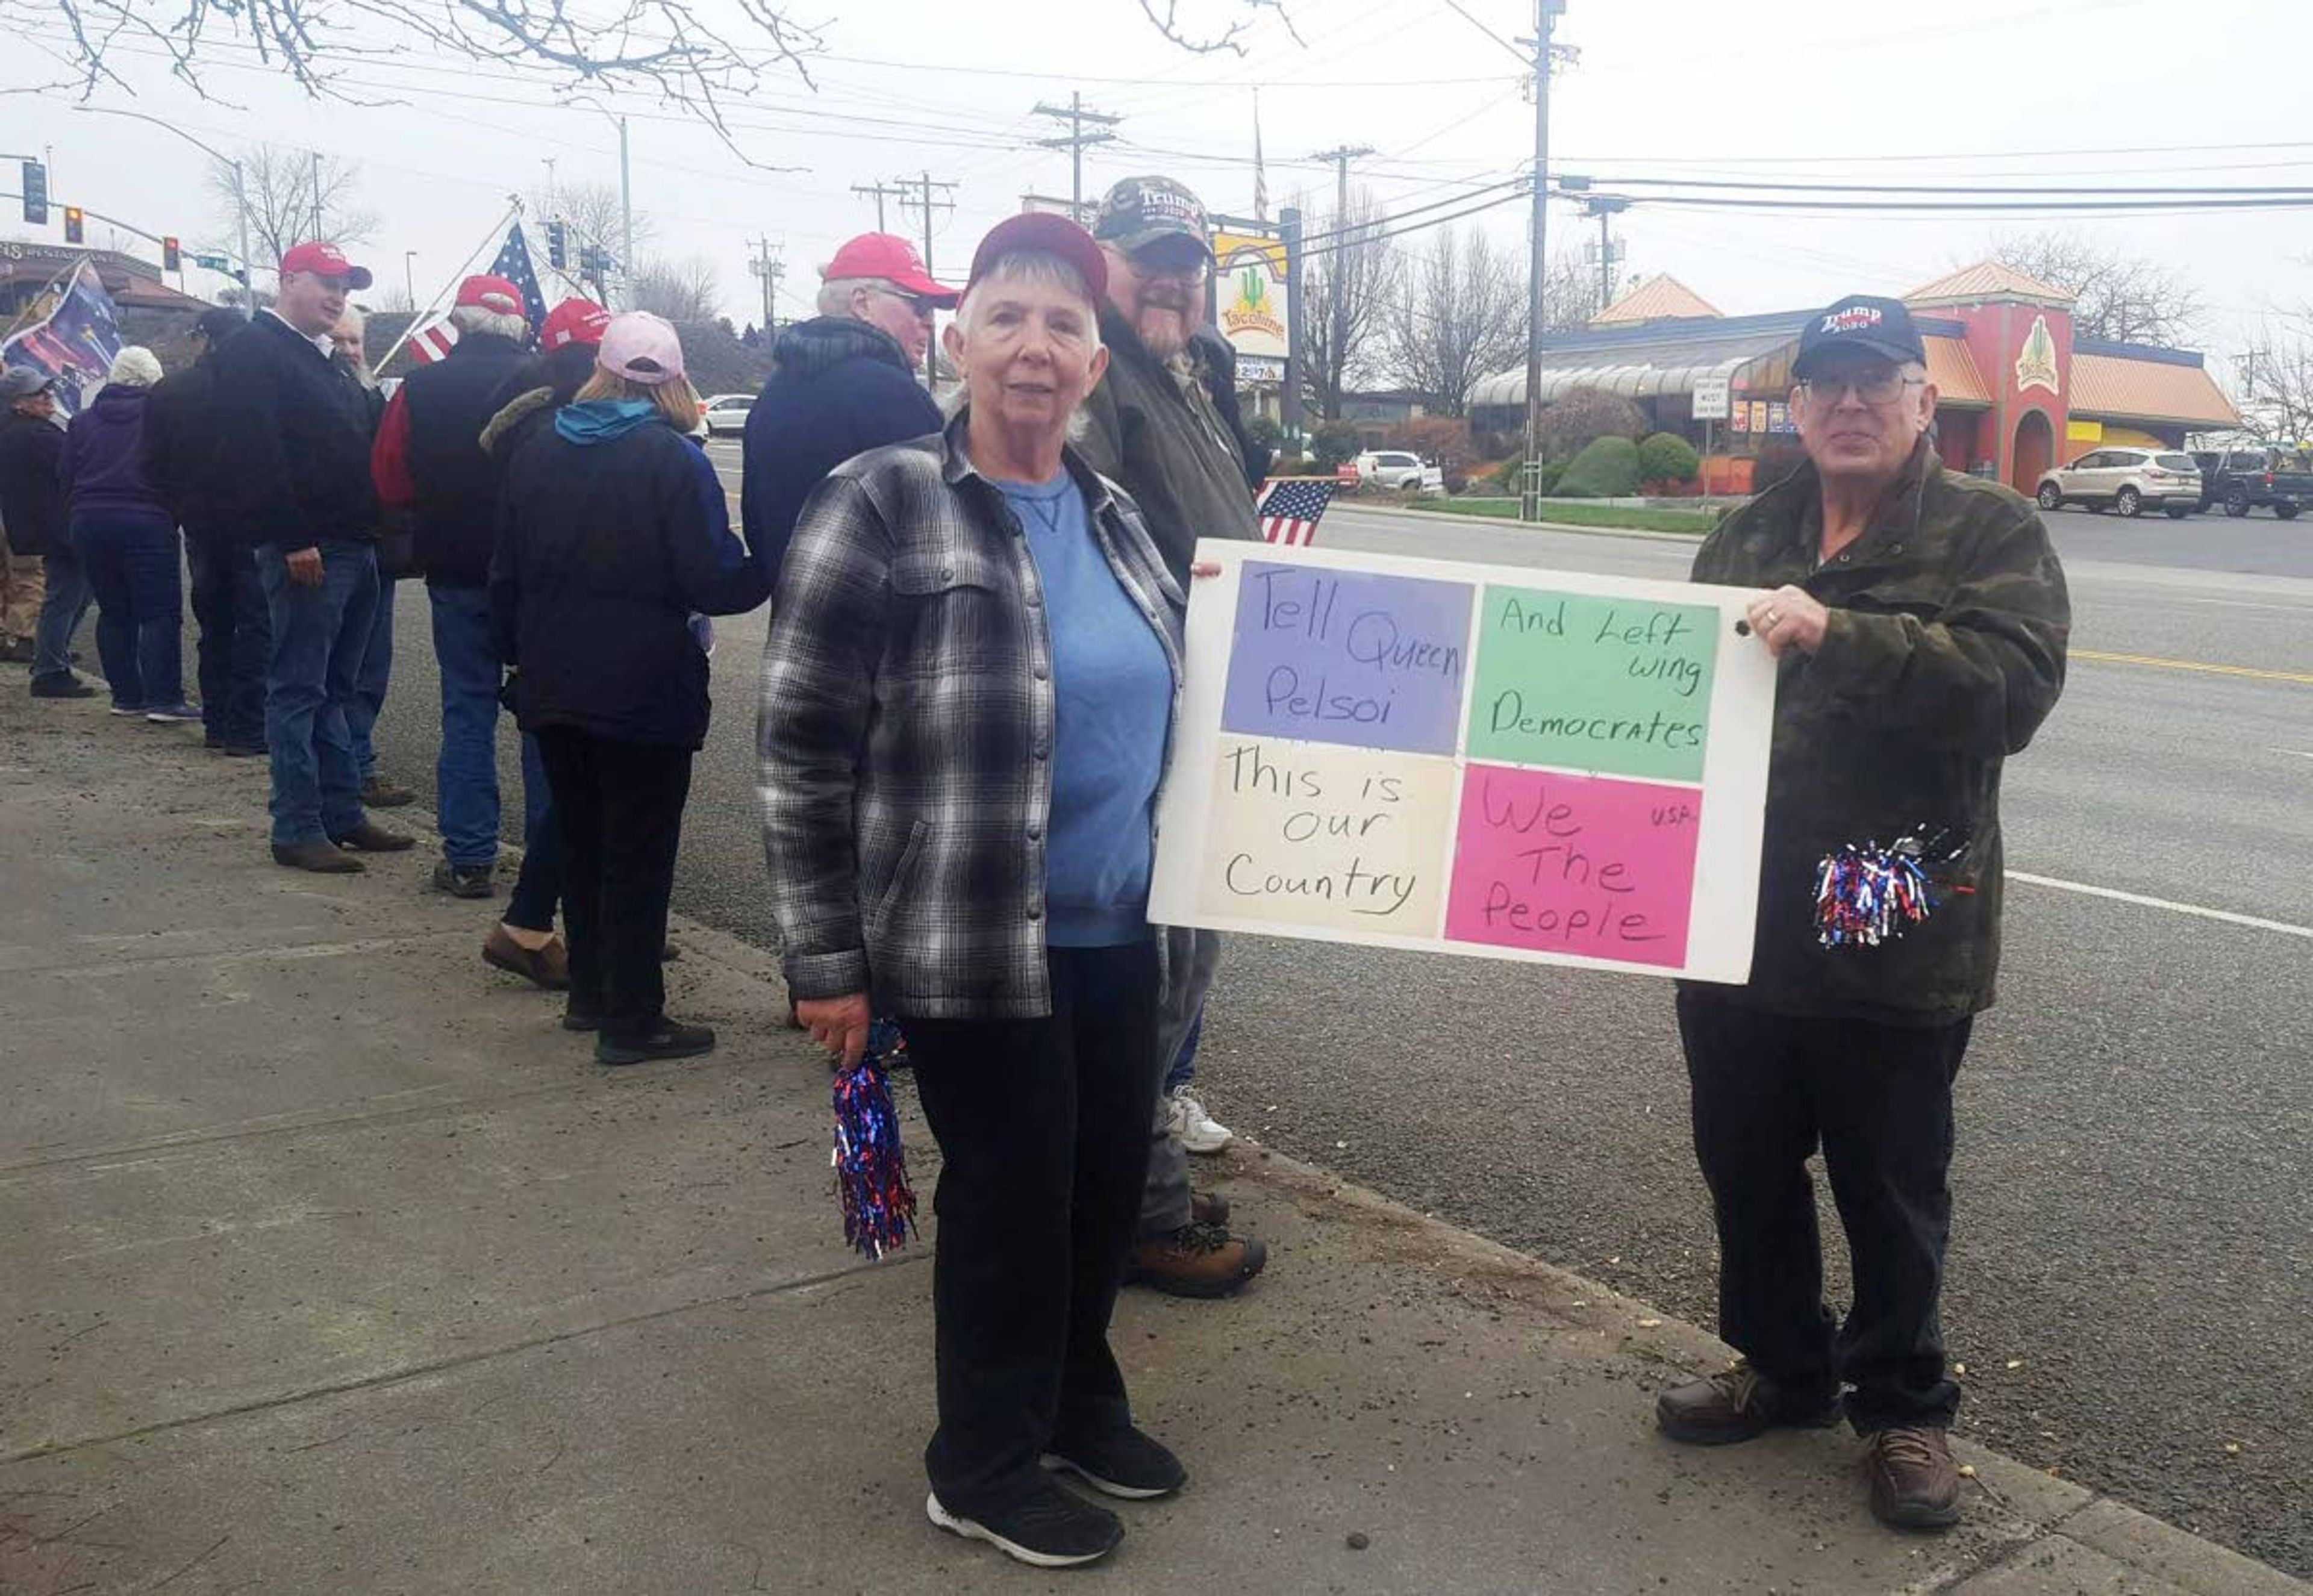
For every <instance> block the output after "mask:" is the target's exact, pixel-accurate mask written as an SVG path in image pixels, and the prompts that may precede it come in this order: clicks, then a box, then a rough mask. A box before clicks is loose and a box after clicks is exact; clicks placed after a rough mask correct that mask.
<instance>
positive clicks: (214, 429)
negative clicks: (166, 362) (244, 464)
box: [145, 354, 233, 548]
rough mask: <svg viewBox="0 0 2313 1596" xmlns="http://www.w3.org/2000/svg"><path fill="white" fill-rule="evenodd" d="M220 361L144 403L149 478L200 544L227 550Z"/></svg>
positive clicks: (183, 375)
mask: <svg viewBox="0 0 2313 1596" xmlns="http://www.w3.org/2000/svg"><path fill="white" fill-rule="evenodd" d="M145 480H146V481H148V482H150V483H151V484H152V485H153V487H154V489H155V490H156V491H157V492H158V493H159V494H160V495H161V497H162V499H163V501H165V502H166V503H167V504H168V506H169V513H171V515H174V516H175V517H176V518H177V524H178V525H179V526H181V527H183V528H184V529H185V536H186V537H188V538H190V539H193V540H194V541H195V542H197V543H201V544H205V545H207V546H210V547H213V548H215V547H223V546H224V545H225V544H228V543H230V542H231V541H232V540H233V539H232V532H233V482H232V476H231V473H230V471H229V470H228V469H227V468H226V456H225V429H224V414H223V406H222V405H221V404H220V403H219V402H218V399H217V384H216V356H215V355H214V354H209V355H202V356H201V357H200V359H198V360H197V361H195V362H194V363H193V364H190V365H189V366H187V367H186V368H185V369H184V370H182V371H180V372H177V373H173V374H171V375H170V376H167V377H164V378H163V379H162V380H161V382H160V384H159V385H158V386H157V387H155V388H154V390H153V397H152V398H150V399H147V400H145Z"/></svg>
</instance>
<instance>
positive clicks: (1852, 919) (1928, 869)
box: [1815, 832, 1967, 948]
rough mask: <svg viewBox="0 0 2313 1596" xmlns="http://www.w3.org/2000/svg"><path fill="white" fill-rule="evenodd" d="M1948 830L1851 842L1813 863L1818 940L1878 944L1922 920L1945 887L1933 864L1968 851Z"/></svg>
mask: <svg viewBox="0 0 2313 1596" xmlns="http://www.w3.org/2000/svg"><path fill="white" fill-rule="evenodd" d="M1947 836H1948V833H1946V832H1938V833H1937V834H1936V835H1935V836H1934V837H1931V838H1930V839H1929V840H1928V841H1925V842H1922V840H1920V838H1919V837H1897V838H1896V839H1895V844H1894V846H1890V847H1884V848H1883V847H1881V846H1879V845H1878V842H1877V841H1872V842H1867V843H1865V844H1864V845H1863V846H1860V847H1858V846H1856V845H1855V844H1853V843H1849V844H1848V845H1847V846H1845V847H1843V848H1841V849H1840V850H1839V851H1838V852H1837V853H1834V854H1826V855H1824V859H1823V863H1822V864H1818V865H1816V877H1815V930H1816V941H1817V942H1818V943H1822V944H1823V945H1824V946H1825V947H1826V948H1854V947H1863V948H1876V947H1878V946H1879V945H1880V944H1882V943H1889V942H1893V941H1895V939H1896V938H1898V937H1900V936H1902V935H1903V934H1904V932H1906V931H1908V930H1910V929H1911V928H1912V927H1913V926H1914V925H1919V924H1920V923H1921V922H1922V921H1924V920H1925V919H1926V918H1927V917H1928V916H1930V914H1932V913H1934V912H1935V910H1936V908H1937V907H1938V906H1939V904H1941V903H1942V902H1943V900H1944V895H1945V893H1946V891H1947V890H1953V891H1966V890H1967V889H1966V888H1964V887H1961V888H1948V887H1947V885H1946V883H1944V882H1943V881H1939V880H1938V879H1937V877H1936V875H1935V873H1934V869H1933V867H1934V866H1936V865H1939V864H1949V863H1950V862H1951V861H1952V860H1954V859H1957V858H1958V857H1959V856H1960V855H1961V854H1963V853H1965V852H1966V851H1967V844H1966V841H1965V840H1962V841H1961V842H1959V843H1957V844H1956V845H1952V846H1946V840H1945V839H1946V837H1947Z"/></svg>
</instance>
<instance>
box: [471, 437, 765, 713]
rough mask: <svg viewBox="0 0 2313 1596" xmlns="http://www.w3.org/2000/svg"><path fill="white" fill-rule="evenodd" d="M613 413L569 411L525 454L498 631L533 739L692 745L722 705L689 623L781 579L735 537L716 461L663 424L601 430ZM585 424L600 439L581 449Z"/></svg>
mask: <svg viewBox="0 0 2313 1596" xmlns="http://www.w3.org/2000/svg"><path fill="white" fill-rule="evenodd" d="M616 408H617V407H613V406H611V405H608V404H587V405H573V406H570V407H569V408H567V409H566V410H565V411H563V412H562V414H561V416H560V417H558V418H557V424H556V425H553V426H549V427H544V428H541V430H540V431H539V432H538V433H537V434H535V435H534V436H532V438H530V439H529V440H528V441H527V442H525V443H523V445H522V446H521V448H520V449H519V450H518V451H517V452H516V453H515V455H514V460H513V463H512V464H511V465H510V466H509V467H508V468H507V470H506V489H505V492H504V494H503V495H501V497H500V499H499V501H498V506H499V507H498V531H497V553H496V555H495V556H494V557H493V558H492V560H491V563H490V618H491V623H492V627H493V630H494V632H495V634H496V636H497V645H498V653H499V657H500V658H501V659H503V660H505V661H506V663H508V664H510V665H512V666H514V667H515V669H516V671H517V672H518V674H517V676H516V678H515V683H516V685H515V688H514V709H515V713H516V715H518V716H519V717H520V719H521V721H522V729H523V731H525V732H536V731H539V730H541V728H545V727H553V726H567V727H573V728H576V730H579V731H583V732H592V733H593V734H594V735H595V736H597V737H605V738H612V739H616V740H618V741H624V742H644V743H655V744H661V745H673V746H678V747H685V748H693V749H695V748H697V747H699V744H700V743H702V742H703V741H706V737H707V720H708V707H709V706H708V697H707V655H706V653H705V651H704V650H702V649H701V648H700V647H699V640H698V639H697V638H696V637H694V636H692V634H691V629H690V617H691V615H692V613H693V612H694V611H696V612H700V613H704V614H708V615H737V614H740V613H742V612H743V611H745V610H749V609H753V608H754V607H755V606H756V605H758V604H760V603H761V602H762V601H763V600H764V598H765V596H766V595H767V594H768V593H769V592H770V583H769V581H768V580H767V579H766V578H765V576H764V574H763V572H762V571H761V568H759V567H758V566H756V565H755V563H754V562H753V561H752V560H751V559H749V558H748V556H747V549H746V548H745V546H744V545H743V544H742V543H741V542H740V541H739V539H737V538H735V537H734V536H733V535H732V532H731V518H730V512H729V510H728V508H727V507H726V504H725V500H724V496H723V484H722V481H721V480H720V479H719V478H717V476H716V474H715V468H714V467H713V466H712V465H711V464H709V463H708V459H707V456H706V454H705V453H704V452H702V451H701V450H700V449H699V446H698V445H697V444H695V443H691V442H690V439H688V438H685V437H683V436H682V434H679V433H676V432H674V431H673V429H672V428H670V427H668V426H667V425H665V424H664V422H662V421H659V420H657V419H656V418H655V417H653V418H649V419H645V420H642V421H641V422H639V423H631V422H625V423H611V424H610V425H599V424H601V423H602V421H603V418H604V417H608V416H609V415H610V414H611V412H612V411H614V410H615V409H616ZM590 424H595V425H593V426H592V427H590ZM573 430H576V431H577V432H579V433H581V434H588V433H589V432H590V430H591V431H592V433H593V435H592V436H591V437H590V438H589V441H585V442H574V441H573V438H572V437H571V436H570V435H567V434H569V433H570V432H571V431H573Z"/></svg>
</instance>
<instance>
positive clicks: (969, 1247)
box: [900, 942, 1156, 1513]
mask: <svg viewBox="0 0 2313 1596" xmlns="http://www.w3.org/2000/svg"><path fill="white" fill-rule="evenodd" d="M1047 958H1048V959H1049V960H1050V964H1051V977H1052V1012H1051V1015H1050V1017H1048V1018H1046V1019H1042V1020H1020V1021H968V1020H924V1019H918V1018H915V1017H913V1016H910V1015H905V1014H902V1015H901V1016H900V1023H901V1027H902V1028H903V1029H904V1030H906V1032H907V1036H908V1055H909V1057H910V1058H911V1059H912V1060H913V1061H914V1064H915V1072H916V1092H917V1095H918V1097H919V1099H920V1100H921V1101H922V1103H923V1106H924V1117H925V1118H928V1119H929V1120H930V1121H931V1127H932V1135H933V1136H936V1137H937V1138H938V1141H939V1148H940V1158H941V1165H940V1179H939V1195H938V1197H937V1199H936V1202H935V1207H936V1209H937V1213H938V1215H939V1252H938V1256H937V1258H936V1260H935V1261H934V1264H933V1269H932V1302H933V1311H934V1317H935V1320H936V1321H937V1322H936V1338H937V1348H938V1385H939V1428H938V1429H937V1431H936V1432H935V1433H934V1434H933V1435H932V1439H931V1444H930V1445H929V1446H928V1447H927V1448H925V1450H924V1467H925V1469H926V1471H927V1472H928V1474H929V1475H930V1476H931V1483H932V1488H933V1490H934V1491H936V1492H937V1493H938V1495H939V1498H940V1500H941V1501H942V1502H943V1503H945V1504H946V1505H947V1506H948V1508H949V1509H950V1510H952V1511H954V1512H958V1513H971V1512H973V1511H975V1510H978V1509H981V1508H985V1507H989V1506H992V1505H995V1504H1000V1503H1002V1502H1004V1501H1005V1500H1006V1499H1007V1498H1008V1497H1010V1496H1012V1495H1015V1494H1016V1493H1017V1492H1018V1491H1019V1489H1020V1488H1021V1486H1022V1483H1023V1482H1024V1481H1025V1480H1027V1479H1029V1478H1033V1474H1034V1471H1035V1469H1036V1460H1037V1458H1038V1457H1039V1455H1040V1454H1041V1453H1042V1451H1044V1449H1045V1447H1046V1446H1047V1445H1048V1444H1049V1443H1051V1440H1052V1438H1053V1436H1054V1435H1055V1434H1059V1435H1061V1436H1069V1435H1078V1436H1081V1435H1086V1434H1099V1433H1102V1432H1104V1431H1106V1430H1110V1429H1113V1428H1115V1427H1118V1426H1121V1425H1129V1424H1130V1423H1131V1422H1132V1416H1131V1408H1130V1405H1129V1404H1128V1403H1127V1401H1126V1399H1125V1393H1124V1374H1123V1372H1122V1371H1121V1370H1120V1369H1119V1368H1118V1367H1117V1365H1116V1359H1115V1357H1114V1356H1113V1355H1111V1353H1110V1352H1109V1348H1108V1320H1109V1315H1110V1313H1111V1312H1112V1311H1113V1310H1114V1309H1115V1307H1116V1293H1117V1287H1118V1285H1119V1283H1120V1282H1121V1279H1122V1277H1123V1272H1124V1256H1125V1253H1126V1252H1127V1250H1130V1247H1131V1245H1132V1240H1133V1234H1134V1232H1135V1230H1136V1229H1137V1227H1138V1225H1139V1217H1140V1187H1141V1181H1142V1179H1143V1178H1144V1176H1145V1173H1146V1170H1147V1166H1148V1120H1149V1116H1150V1115H1151V1114H1153V1113H1154V1112H1155V1111H1156V944H1155V943H1153V942H1148V943H1136V944H1135V945H1133V946H1130V947H1121V948H1054V949H1052V950H1051V951H1050V952H1049V953H1048V954H1047Z"/></svg>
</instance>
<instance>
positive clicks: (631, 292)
mask: <svg viewBox="0 0 2313 1596" xmlns="http://www.w3.org/2000/svg"><path fill="white" fill-rule="evenodd" d="M619 228H620V235H621V236H620V240H619V269H620V271H621V272H622V273H624V274H625V276H626V286H627V292H626V301H627V309H628V310H629V311H631V310H633V309H634V308H635V184H634V169H633V167H632V165H631V164H630V163H629V162H628V160H627V119H626V118H624V117H620V118H619ZM605 292H607V290H606V291H605Z"/></svg>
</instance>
